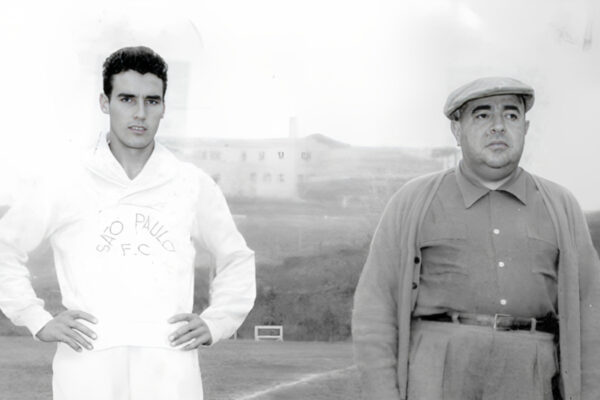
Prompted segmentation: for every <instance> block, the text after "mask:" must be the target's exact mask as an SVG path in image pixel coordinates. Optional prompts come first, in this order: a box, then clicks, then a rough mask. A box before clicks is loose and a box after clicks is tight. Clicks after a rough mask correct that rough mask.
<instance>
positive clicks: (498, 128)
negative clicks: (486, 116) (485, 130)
mask: <svg viewBox="0 0 600 400" xmlns="http://www.w3.org/2000/svg"><path fill="white" fill-rule="evenodd" d="M504 130H505V126H504V117H503V115H502V113H498V114H494V120H493V121H492V134H498V133H504Z"/></svg>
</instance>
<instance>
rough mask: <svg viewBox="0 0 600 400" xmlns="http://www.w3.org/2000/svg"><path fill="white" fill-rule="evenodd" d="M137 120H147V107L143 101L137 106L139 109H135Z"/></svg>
mask: <svg viewBox="0 0 600 400" xmlns="http://www.w3.org/2000/svg"><path fill="white" fill-rule="evenodd" d="M134 117H135V118H137V119H144V118H146V105H145V104H144V102H143V101H140V102H139V103H138V105H137V107H136V108H135V115H134Z"/></svg>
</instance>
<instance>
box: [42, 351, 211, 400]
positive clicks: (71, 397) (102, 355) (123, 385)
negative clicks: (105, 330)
mask: <svg viewBox="0 0 600 400" xmlns="http://www.w3.org/2000/svg"><path fill="white" fill-rule="evenodd" d="M52 369H53V377H52V390H53V394H54V400H82V399H86V400H173V399H177V400H202V397H203V396H202V378H201V376H200V368H199V366H198V353H197V351H193V350H192V351H182V350H176V349H173V350H172V349H165V348H153V347H129V346H123V347H113V348H109V349H104V350H98V351H86V350H84V351H82V352H81V353H78V352H76V351H74V350H73V349H71V348H70V347H69V346H67V345H66V344H64V343H59V344H58V348H57V350H56V355H55V356H54V361H53V363H52Z"/></svg>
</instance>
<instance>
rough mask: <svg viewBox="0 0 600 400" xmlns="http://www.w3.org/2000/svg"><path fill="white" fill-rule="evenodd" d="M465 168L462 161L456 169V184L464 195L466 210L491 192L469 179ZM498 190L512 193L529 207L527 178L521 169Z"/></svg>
mask: <svg viewBox="0 0 600 400" xmlns="http://www.w3.org/2000/svg"><path fill="white" fill-rule="evenodd" d="M463 168H464V167H463V166H462V161H461V162H460V163H459V165H458V167H457V168H456V183H457V184H458V188H459V190H460V193H461V194H462V197H463V200H464V203H465V208H470V207H471V206H472V205H473V204H475V202H477V200H479V199H480V198H482V197H483V196H485V195H486V194H488V193H489V192H490V191H491V190H490V189H488V188H486V187H485V186H483V185H482V184H480V183H479V182H477V181H475V180H474V179H473V178H472V177H469V176H468V173H465V171H464V169H463ZM497 190H499V191H503V192H506V193H510V194H512V195H513V196H514V197H515V198H517V199H518V200H519V201H520V202H521V203H523V204H524V205H527V176H526V174H525V173H524V171H523V169H521V168H520V167H519V168H518V169H517V173H516V174H515V175H513V177H512V178H510V179H509V180H508V181H507V182H505V183H504V184H503V185H502V186H500V187H499V188H498V189H497Z"/></svg>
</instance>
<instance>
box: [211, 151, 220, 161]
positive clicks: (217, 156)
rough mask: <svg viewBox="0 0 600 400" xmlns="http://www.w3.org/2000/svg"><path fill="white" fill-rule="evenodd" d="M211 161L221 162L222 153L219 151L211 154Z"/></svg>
mask: <svg viewBox="0 0 600 400" xmlns="http://www.w3.org/2000/svg"><path fill="white" fill-rule="evenodd" d="M210 159H211V160H220V159H221V153H220V152H218V151H211V152H210Z"/></svg>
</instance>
